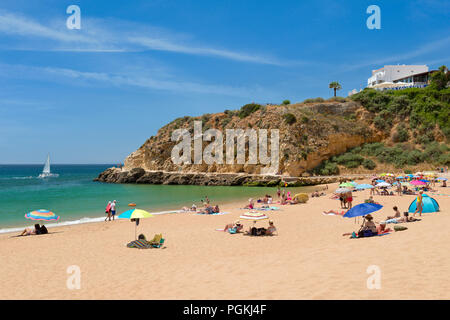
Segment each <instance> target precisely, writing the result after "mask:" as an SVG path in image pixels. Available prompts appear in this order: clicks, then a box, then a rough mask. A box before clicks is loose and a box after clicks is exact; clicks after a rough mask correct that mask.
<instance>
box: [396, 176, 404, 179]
mask: <svg viewBox="0 0 450 320" xmlns="http://www.w3.org/2000/svg"><path fill="white" fill-rule="evenodd" d="M395 179H405V177H402V176H398V177H397V178H395Z"/></svg>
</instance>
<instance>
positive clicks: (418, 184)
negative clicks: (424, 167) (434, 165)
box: [410, 180, 426, 186]
mask: <svg viewBox="0 0 450 320" xmlns="http://www.w3.org/2000/svg"><path fill="white" fill-rule="evenodd" d="M410 184H412V185H413V186H425V185H426V183H425V182H423V181H420V180H413V181H411V182H410Z"/></svg>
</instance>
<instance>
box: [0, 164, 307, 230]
mask: <svg viewBox="0 0 450 320" xmlns="http://www.w3.org/2000/svg"><path fill="white" fill-rule="evenodd" d="M111 166H112V165H110V164H103V165H101V164H92V165H68V164H64V165H58V164H55V165H52V168H51V169H52V170H51V171H52V173H56V174H58V175H59V176H58V177H50V178H45V179H41V178H38V176H39V174H40V173H41V172H42V169H43V165H0V233H5V232H13V231H18V230H22V229H23V228H24V227H27V226H31V225H33V224H34V221H32V220H28V219H26V218H25V214H26V213H28V212H30V211H34V210H39V209H46V210H50V211H52V212H54V213H55V214H57V215H59V216H60V219H59V220H58V222H53V223H46V226H48V227H52V226H61V225H70V224H79V223H89V222H96V221H102V220H104V219H105V208H106V205H107V204H108V201H113V200H116V201H117V214H116V215H119V214H120V213H122V212H124V211H126V210H128V209H130V207H128V204H130V203H135V204H136V205H137V207H138V208H140V209H144V210H147V211H149V212H151V213H155V214H177V213H178V211H179V210H180V209H181V208H182V207H184V206H186V207H191V206H192V204H194V203H195V204H196V205H197V206H201V205H202V202H201V201H202V200H204V199H205V196H208V198H209V199H210V201H211V204H213V205H215V204H219V206H220V204H223V203H227V202H232V201H235V200H244V199H248V198H256V197H258V196H261V195H264V194H266V193H268V194H271V195H272V196H276V188H265V187H244V186H183V185H138V184H109V183H102V182H94V181H93V179H94V178H96V177H97V176H98V175H99V174H100V173H101V172H102V171H104V170H105V169H107V168H109V167H111ZM311 188H313V187H309V188H308V187H305V188H295V190H291V191H292V192H299V191H302V190H303V191H304V192H308V191H311ZM178 214H179V213H178Z"/></svg>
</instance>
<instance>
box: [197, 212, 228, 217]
mask: <svg viewBox="0 0 450 320" xmlns="http://www.w3.org/2000/svg"><path fill="white" fill-rule="evenodd" d="M196 214H198V215H202V216H220V215H223V214H229V212H216V213H200V212H197V213H196Z"/></svg>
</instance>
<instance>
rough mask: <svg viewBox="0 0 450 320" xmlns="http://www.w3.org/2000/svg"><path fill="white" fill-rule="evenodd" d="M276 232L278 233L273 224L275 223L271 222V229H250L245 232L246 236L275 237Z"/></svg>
mask: <svg viewBox="0 0 450 320" xmlns="http://www.w3.org/2000/svg"><path fill="white" fill-rule="evenodd" d="M275 232H277V233H278V231H277V228H276V227H275V225H274V224H273V221H272V220H269V227H268V228H267V229H266V228H256V227H250V228H249V230H248V231H246V232H245V234H247V235H251V236H273V235H274V233H275Z"/></svg>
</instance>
